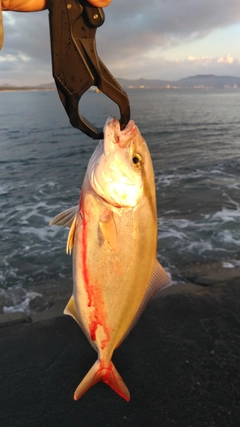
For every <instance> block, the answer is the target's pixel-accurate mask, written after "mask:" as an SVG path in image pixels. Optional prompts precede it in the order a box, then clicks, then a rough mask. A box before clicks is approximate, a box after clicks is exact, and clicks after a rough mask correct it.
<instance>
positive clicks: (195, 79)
mask: <svg viewBox="0 0 240 427" xmlns="http://www.w3.org/2000/svg"><path fill="white" fill-rule="evenodd" d="M117 80H118V82H119V83H120V85H121V86H122V87H123V88H155V89H157V88H159V89H160V88H189V89H190V88H191V89H192V88H201V87H203V88H227V87H235V88H236V87H239V88H240V77H233V76H215V75H213V74H203V75H197V76H190V77H186V78H183V79H179V80H147V79H138V80H128V79H122V78H118V79H117Z"/></svg>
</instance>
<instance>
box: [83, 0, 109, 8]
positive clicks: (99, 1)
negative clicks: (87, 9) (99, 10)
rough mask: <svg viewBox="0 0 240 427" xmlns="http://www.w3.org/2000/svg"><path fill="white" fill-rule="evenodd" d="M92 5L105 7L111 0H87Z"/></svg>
mask: <svg viewBox="0 0 240 427" xmlns="http://www.w3.org/2000/svg"><path fill="white" fill-rule="evenodd" d="M88 1H89V3H91V4H92V5H93V6H96V7H106V6H108V5H109V4H110V3H111V1H112V0H88Z"/></svg>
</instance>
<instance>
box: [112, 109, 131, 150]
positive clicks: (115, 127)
mask: <svg viewBox="0 0 240 427" xmlns="http://www.w3.org/2000/svg"><path fill="white" fill-rule="evenodd" d="M106 127H107V128H109V129H111V131H112V133H113V139H112V142H113V143H114V144H118V145H119V146H120V148H126V147H127V146H128V145H129V144H130V142H131V139H132V138H133V136H134V135H135V134H136V132H137V126H136V125H135V122H134V121H133V120H130V121H129V122H128V124H127V126H126V127H125V128H124V129H123V130H121V128H120V122H119V120H118V119H116V117H110V118H109V119H108V121H107V123H106Z"/></svg>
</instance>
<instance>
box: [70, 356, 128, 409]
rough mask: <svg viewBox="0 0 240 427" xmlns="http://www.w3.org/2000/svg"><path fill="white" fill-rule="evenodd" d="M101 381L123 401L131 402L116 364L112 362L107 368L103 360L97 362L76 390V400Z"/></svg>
mask: <svg viewBox="0 0 240 427" xmlns="http://www.w3.org/2000/svg"><path fill="white" fill-rule="evenodd" d="M99 381H103V382H104V383H106V384H108V385H109V386H110V387H111V388H112V389H113V390H114V391H115V392H116V393H118V394H119V395H120V396H121V397H123V399H125V400H127V401H129V400H130V393H129V390H128V388H127V386H126V384H125V383H124V381H123V379H122V377H121V376H120V375H119V373H118V371H117V370H116V368H115V366H114V364H113V363H112V362H110V363H109V364H108V365H107V366H105V365H104V362H103V361H101V360H97V361H96V362H95V363H94V365H93V366H92V368H91V369H90V370H89V371H88V373H87V375H86V376H85V377H84V378H83V380H82V381H81V383H80V384H79V386H78V387H77V388H76V390H75V393H74V400H78V399H79V398H80V397H81V396H82V395H83V394H84V393H85V392H86V391H87V390H88V389H89V388H90V387H92V386H93V385H94V384H96V383H97V382H99Z"/></svg>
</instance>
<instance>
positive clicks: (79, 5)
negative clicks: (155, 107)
mask: <svg viewBox="0 0 240 427" xmlns="http://www.w3.org/2000/svg"><path fill="white" fill-rule="evenodd" d="M48 9H49V26H50V39H51V55H52V71H53V77H54V79H55V83H56V87H57V90H58V94H59V97H60V99H61V101H62V104H63V106H64V108H65V110H66V112H67V114H68V117H69V120H70V123H71V125H72V126H73V127H75V128H77V129H79V130H81V131H82V132H84V133H85V134H86V135H88V136H90V137H91V138H93V139H101V138H103V130H102V129H99V128H97V127H95V126H94V125H93V124H92V123H90V122H89V121H88V120H87V119H86V118H85V117H84V116H83V115H81V113H80V111H79V101H80V99H81V97H82V95H83V94H84V93H85V92H86V91H87V90H88V89H89V88H90V87H91V86H97V87H98V89H99V90H100V91H101V92H103V93H104V94H105V95H106V96H108V98H110V99H111V100H112V101H113V102H115V103H116V104H117V105H118V107H119V110H120V120H119V121H120V127H121V129H123V128H125V126H126V125H127V124H128V122H129V120H130V105H129V100H128V97H127V94H126V93H125V91H124V90H123V89H122V87H121V86H120V85H119V83H118V82H117V81H116V80H115V79H114V77H113V76H112V75H111V73H110V71H109V70H108V69H107V68H106V66H105V65H104V63H103V62H102V61H101V59H100V58H99V57H98V54H97V48H96V40H95V35H96V30H97V28H98V27H100V26H101V25H102V24H103V23H104V19H105V15H104V12H103V10H102V8H96V7H94V6H92V5H91V4H90V3H88V2H87V1H86V0H49V1H48Z"/></svg>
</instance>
